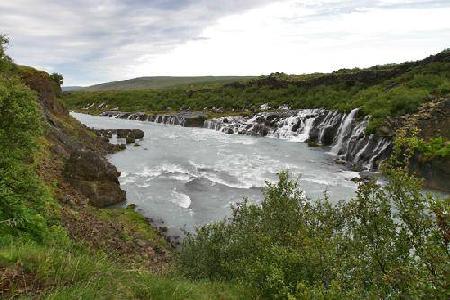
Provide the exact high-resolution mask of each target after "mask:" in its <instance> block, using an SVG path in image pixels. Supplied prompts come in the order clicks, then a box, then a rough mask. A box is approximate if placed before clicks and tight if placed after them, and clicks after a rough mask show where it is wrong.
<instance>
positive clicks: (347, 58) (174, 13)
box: [0, 0, 450, 85]
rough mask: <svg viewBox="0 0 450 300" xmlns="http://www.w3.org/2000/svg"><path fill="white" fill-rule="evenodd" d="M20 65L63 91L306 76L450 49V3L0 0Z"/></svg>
mask: <svg viewBox="0 0 450 300" xmlns="http://www.w3.org/2000/svg"><path fill="white" fill-rule="evenodd" d="M0 33H4V34H7V35H8V36H9V37H10V40H11V45H10V46H9V50H8V52H9V54H10V55H11V56H12V57H13V58H14V59H15V61H16V62H17V63H20V64H27V65H32V66H35V67H38V68H41V69H44V70H47V71H50V72H53V71H57V72H60V73H63V75H64V77H65V85H89V84H93V83H100V82H106V81H111V80H121V79H128V78H133V77H138V76H156V75H183V76H188V75H259V74H268V73H271V72H275V71H280V72H286V73H296V74H299V73H308V72H316V71H320V72H324V71H332V70H336V69H339V68H343V67H355V66H358V67H365V66H370V65H375V64H384V63H391V62H402V61H406V60H416V59H421V58H423V57H425V56H428V55H430V54H433V53H436V52H439V51H442V50H443V49H445V48H449V47H450V0H353V1H350V0H340V1H338V0H279V1H276V0H272V1H268V0H240V1H238V0H96V1H92V0H0Z"/></svg>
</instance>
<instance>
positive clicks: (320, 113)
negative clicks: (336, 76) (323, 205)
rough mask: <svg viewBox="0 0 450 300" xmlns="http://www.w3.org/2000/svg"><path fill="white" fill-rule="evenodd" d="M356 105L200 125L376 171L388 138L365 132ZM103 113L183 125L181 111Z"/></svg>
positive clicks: (216, 120)
mask: <svg viewBox="0 0 450 300" xmlns="http://www.w3.org/2000/svg"><path fill="white" fill-rule="evenodd" d="M358 110H359V109H358V108H355V109H353V110H352V111H351V112H350V113H349V114H347V115H346V114H343V113H341V112H338V111H330V110H326V109H300V110H283V111H276V112H267V111H265V112H261V113H258V114H256V115H254V116H252V117H243V116H227V117H219V118H214V119H209V120H205V121H204V123H202V124H203V127H204V128H208V129H212V130H216V131H219V132H222V133H225V134H246V135H253V136H270V137H274V138H280V139H287V140H289V141H292V142H306V141H308V143H311V144H312V145H314V144H316V145H323V146H331V150H330V153H331V154H333V155H339V159H340V160H342V161H345V162H346V163H347V165H349V166H351V167H353V169H356V170H363V169H365V170H376V169H377V167H378V165H379V162H380V161H382V160H384V159H386V158H387V157H388V155H389V153H390V151H391V150H392V143H391V140H390V139H387V138H381V137H378V136H376V135H370V136H369V135H367V134H366V132H365V130H366V128H367V124H368V121H369V118H368V117H367V116H366V117H365V118H364V119H363V120H359V121H358V120H356V119H355V116H356V113H357V112H358ZM102 115H103V116H108V117H115V118H122V119H127V118H129V119H133V120H141V121H149V122H155V123H162V124H170V125H183V124H184V122H185V120H186V115H185V114H182V113H181V114H177V115H146V114H144V113H133V114H130V113H126V112H119V111H105V112H104V113H102Z"/></svg>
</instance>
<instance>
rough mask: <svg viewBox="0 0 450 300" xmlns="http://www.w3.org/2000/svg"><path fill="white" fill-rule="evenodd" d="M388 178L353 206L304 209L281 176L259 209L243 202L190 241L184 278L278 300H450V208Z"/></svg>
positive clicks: (401, 177) (404, 178)
mask: <svg viewBox="0 0 450 300" xmlns="http://www.w3.org/2000/svg"><path fill="white" fill-rule="evenodd" d="M388 176H389V179H390V183H389V184H388V185H386V186H380V185H378V184H376V183H373V182H371V183H367V184H363V185H361V186H360V188H359V189H358V192H357V195H356V197H355V198H354V199H352V200H350V201H349V202H347V203H337V204H336V205H332V204H330V203H329V202H328V200H327V198H326V197H325V199H323V200H322V201H319V202H310V201H306V200H305V199H304V198H303V197H302V193H301V192H300V191H299V189H298V186H297V183H296V182H294V181H290V180H289V178H288V175H287V173H281V174H280V178H279V182H278V184H268V185H267V188H266V189H265V200H264V201H263V202H262V204H261V205H260V206H258V205H254V204H249V203H248V202H244V203H241V204H239V205H238V206H236V207H234V208H233V216H232V218H230V219H229V220H228V221H222V222H219V223H214V224H210V225H206V226H204V227H202V228H199V229H198V232H197V235H192V236H189V237H188V238H187V239H186V240H185V243H184V246H183V249H182V252H181V255H180V265H181V269H182V271H183V272H184V274H186V276H189V277H191V278H210V279H214V280H226V281H230V280H231V281H237V282H241V283H247V284H249V285H251V286H253V287H256V288H258V289H260V290H261V291H262V292H263V295H264V296H265V297H270V298H272V297H283V298H284V297H287V296H295V297H298V298H305V299H310V298H337V299H339V298H386V297H390V298H416V297H418V298H423V297H426V296H427V297H431V298H445V295H447V293H448V273H447V272H448V267H449V262H450V260H449V258H450V257H449V252H448V246H449V240H448V236H446V235H447V234H448V233H447V232H446V231H445V228H447V229H448V226H449V215H448V209H449V207H448V201H447V202H446V201H444V200H438V199H434V198H432V197H431V196H427V195H423V194H422V193H421V189H420V183H419V181H418V180H417V179H415V178H413V177H410V176H409V175H407V173H405V172H403V171H401V170H391V171H389V173H388ZM442 222H443V223H442ZM442 224H445V226H443V225H442Z"/></svg>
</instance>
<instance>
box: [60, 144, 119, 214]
mask: <svg viewBox="0 0 450 300" xmlns="http://www.w3.org/2000/svg"><path fill="white" fill-rule="evenodd" d="M64 176H65V178H66V179H68V180H69V181H70V183H71V184H72V185H74V186H75V187H77V188H78V189H79V191H80V192H81V193H82V194H84V195H85V196H86V197H87V198H88V199H89V203H90V204H91V205H93V206H96V207H107V206H110V205H113V204H118V203H121V202H123V201H125V199H126V196H125V191H122V190H121V189H120V185H119V181H118V179H117V178H118V177H119V176H120V173H119V172H118V171H117V169H116V167H114V166H113V165H112V164H111V163H109V162H108V161H107V160H106V159H105V158H104V157H102V156H100V155H99V154H98V153H96V152H94V151H89V150H78V151H75V152H73V153H72V154H71V156H70V158H69V159H68V160H67V161H66V163H65V165H64Z"/></svg>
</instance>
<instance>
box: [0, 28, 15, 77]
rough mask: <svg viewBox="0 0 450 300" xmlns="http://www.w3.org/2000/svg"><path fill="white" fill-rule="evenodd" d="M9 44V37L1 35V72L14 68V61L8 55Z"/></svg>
mask: <svg viewBox="0 0 450 300" xmlns="http://www.w3.org/2000/svg"><path fill="white" fill-rule="evenodd" d="M8 43H9V39H8V37H7V36H5V35H3V34H0V72H5V71H8V70H10V69H11V68H12V65H13V63H12V59H11V58H10V57H9V56H8V55H6V51H5V50H6V46H7V45H8Z"/></svg>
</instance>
